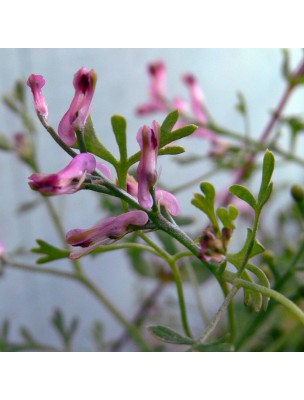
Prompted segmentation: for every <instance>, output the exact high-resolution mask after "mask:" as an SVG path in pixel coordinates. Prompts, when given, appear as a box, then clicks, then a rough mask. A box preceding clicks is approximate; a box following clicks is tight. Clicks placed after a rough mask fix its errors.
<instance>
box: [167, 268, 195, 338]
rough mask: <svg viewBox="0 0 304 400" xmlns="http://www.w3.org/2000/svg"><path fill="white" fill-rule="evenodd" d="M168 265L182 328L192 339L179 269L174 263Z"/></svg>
mask: <svg viewBox="0 0 304 400" xmlns="http://www.w3.org/2000/svg"><path fill="white" fill-rule="evenodd" d="M169 265H170V268H171V271H172V273H173V276H174V280H175V284H176V289H177V295H178V303H179V308H180V312H181V319H182V324H183V328H184V331H185V333H186V335H187V336H189V337H192V335H191V331H190V327H189V324H188V318H187V310H186V303H185V298H184V291H183V282H182V278H181V275H180V272H179V268H178V266H177V264H176V262H175V261H173V260H170V262H169Z"/></svg>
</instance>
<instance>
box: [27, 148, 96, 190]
mask: <svg viewBox="0 0 304 400" xmlns="http://www.w3.org/2000/svg"><path fill="white" fill-rule="evenodd" d="M95 167H96V160H95V157H94V156H93V155H92V154H89V153H82V154H78V155H77V156H76V157H75V158H73V160H72V161H71V162H70V163H69V164H68V165H67V166H66V167H65V168H64V169H63V170H62V171H59V172H58V173H57V174H49V175H48V174H41V173H37V174H33V175H31V176H30V177H29V179H30V182H29V185H30V187H31V188H32V189H33V190H37V191H39V192H40V193H41V194H43V195H44V196H53V195H59V194H71V193H75V192H77V191H78V190H79V189H80V187H81V185H82V183H83V182H84V180H85V178H86V176H87V174H91V173H92V172H93V171H94V170H95Z"/></svg>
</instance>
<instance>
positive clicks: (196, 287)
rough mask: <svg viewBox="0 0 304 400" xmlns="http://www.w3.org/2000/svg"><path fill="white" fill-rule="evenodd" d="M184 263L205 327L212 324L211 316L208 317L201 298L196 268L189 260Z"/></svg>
mask: <svg viewBox="0 0 304 400" xmlns="http://www.w3.org/2000/svg"><path fill="white" fill-rule="evenodd" d="M175 259H176V258H175ZM184 263H185V265H186V271H187V273H188V277H189V281H190V283H191V285H192V288H193V292H194V296H195V299H196V303H197V306H198V310H199V312H200V315H201V318H202V322H203V324H204V325H208V324H209V322H210V321H209V316H208V313H207V311H206V309H205V307H204V304H203V302H202V299H201V296H200V287H199V283H198V281H197V277H196V274H195V271H194V268H193V266H192V264H191V263H190V262H189V261H188V260H184Z"/></svg>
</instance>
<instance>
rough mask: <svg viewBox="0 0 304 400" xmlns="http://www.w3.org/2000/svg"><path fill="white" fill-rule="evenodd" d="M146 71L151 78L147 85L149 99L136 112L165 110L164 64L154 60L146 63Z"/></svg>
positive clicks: (147, 112) (165, 78) (140, 113)
mask: <svg viewBox="0 0 304 400" xmlns="http://www.w3.org/2000/svg"><path fill="white" fill-rule="evenodd" d="M148 72H149V75H150V78H151V82H150V87H149V92H150V101H149V102H148V103H145V104H143V105H141V106H139V107H138V108H137V113H138V114H139V115H145V114H150V113H153V112H157V111H165V110H166V104H165V97H166V94H167V87H166V80H167V71H166V65H165V63H164V62H163V61H156V62H154V63H151V64H149V65H148Z"/></svg>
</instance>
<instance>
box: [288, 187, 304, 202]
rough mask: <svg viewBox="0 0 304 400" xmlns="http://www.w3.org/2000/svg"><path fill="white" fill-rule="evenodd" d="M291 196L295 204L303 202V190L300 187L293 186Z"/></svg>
mask: <svg viewBox="0 0 304 400" xmlns="http://www.w3.org/2000/svg"><path fill="white" fill-rule="evenodd" d="M290 192H291V196H292V197H293V199H294V201H295V202H297V203H303V201H304V189H303V187H302V186H300V185H293V186H292V188H291V191H290Z"/></svg>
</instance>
